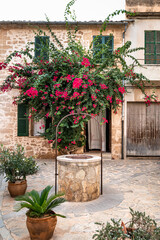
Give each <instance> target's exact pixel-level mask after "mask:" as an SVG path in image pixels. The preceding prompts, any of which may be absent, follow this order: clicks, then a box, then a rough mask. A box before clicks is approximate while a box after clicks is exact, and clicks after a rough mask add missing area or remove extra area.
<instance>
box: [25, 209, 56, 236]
mask: <svg viewBox="0 0 160 240" xmlns="http://www.w3.org/2000/svg"><path fill="white" fill-rule="evenodd" d="M52 213H54V212H52ZM56 223H57V217H56V216H47V217H43V218H31V217H28V216H27V221H26V224H27V228H28V231H29V234H30V238H31V240H49V239H51V237H52V236H53V233H54V229H55V227H56Z"/></svg>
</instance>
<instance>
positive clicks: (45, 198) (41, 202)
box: [40, 185, 53, 205]
mask: <svg viewBox="0 0 160 240" xmlns="http://www.w3.org/2000/svg"><path fill="white" fill-rule="evenodd" d="M52 187H53V186H50V185H49V186H47V187H46V188H45V189H44V190H43V191H42V192H41V196H40V205H42V204H43V202H44V201H45V200H47V197H48V194H49V192H50V190H51V188H52Z"/></svg>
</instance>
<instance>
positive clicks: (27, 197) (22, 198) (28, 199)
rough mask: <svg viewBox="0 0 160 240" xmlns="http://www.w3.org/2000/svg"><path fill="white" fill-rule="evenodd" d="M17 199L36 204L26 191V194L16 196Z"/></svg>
mask: <svg viewBox="0 0 160 240" xmlns="http://www.w3.org/2000/svg"><path fill="white" fill-rule="evenodd" d="M15 200H16V201H24V202H28V203H30V204H31V205H34V202H33V201H32V199H31V198H29V194H28V193H26V194H25V195H22V196H18V197H16V198H15Z"/></svg>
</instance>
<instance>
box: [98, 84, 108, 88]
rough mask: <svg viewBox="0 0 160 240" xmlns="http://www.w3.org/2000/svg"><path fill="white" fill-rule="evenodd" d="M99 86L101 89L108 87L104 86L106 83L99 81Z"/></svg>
mask: <svg viewBox="0 0 160 240" xmlns="http://www.w3.org/2000/svg"><path fill="white" fill-rule="evenodd" d="M99 86H100V87H101V89H108V87H107V86H106V84H102V83H100V84H99Z"/></svg>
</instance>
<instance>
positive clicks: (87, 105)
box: [0, 0, 155, 152]
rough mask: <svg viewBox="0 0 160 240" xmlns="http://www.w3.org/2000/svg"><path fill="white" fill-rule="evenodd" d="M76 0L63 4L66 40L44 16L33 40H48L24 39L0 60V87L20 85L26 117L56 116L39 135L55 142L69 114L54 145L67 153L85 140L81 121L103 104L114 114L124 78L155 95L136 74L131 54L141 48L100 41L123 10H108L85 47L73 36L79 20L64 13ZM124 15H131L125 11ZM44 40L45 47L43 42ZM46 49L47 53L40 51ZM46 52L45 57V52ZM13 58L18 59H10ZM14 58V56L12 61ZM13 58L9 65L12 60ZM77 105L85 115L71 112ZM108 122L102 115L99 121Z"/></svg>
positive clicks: (100, 108) (119, 99) (149, 97)
mask: <svg viewBox="0 0 160 240" xmlns="http://www.w3.org/2000/svg"><path fill="white" fill-rule="evenodd" d="M74 3H75V0H72V1H70V2H69V3H68V4H67V7H66V11H65V20H66V30H67V33H68V34H67V36H68V39H67V45H66V46H63V43H61V41H60V40H59V39H58V37H57V36H56V35H55V33H54V32H53V31H52V29H51V28H50V24H49V20H48V19H47V21H48V23H47V29H48V30H47V31H46V32H44V31H43V30H41V29H38V30H37V32H35V36H36V39H39V38H42V39H48V38H46V36H47V35H49V36H50V40H51V41H50V42H49V41H48V40H47V44H46V45H45V42H46V41H43V40H42V41H40V43H39V45H40V46H41V50H40V51H39V48H38V49H34V46H33V44H34V43H33V42H31V43H28V44H27V46H26V48H25V49H24V50H21V51H19V52H18V51H15V52H13V53H11V54H10V55H9V56H8V57H7V58H6V60H5V61H4V63H0V69H5V70H6V71H8V76H7V78H6V79H5V80H4V83H3V85H2V86H1V88H0V89H1V91H2V92H4V91H7V90H11V89H12V88H17V87H18V88H19V89H20V91H19V95H18V96H17V97H16V98H15V99H14V103H16V104H17V103H22V102H23V103H26V104H28V105H29V107H30V113H29V116H28V117H29V119H30V118H33V119H34V121H38V120H40V119H47V118H48V117H53V119H54V121H52V123H51V124H50V127H49V128H48V129H46V128H45V133H44V134H42V135H43V136H44V137H45V138H47V139H48V140H49V143H53V147H55V130H56V126H57V124H58V122H59V121H60V120H61V119H62V118H63V117H64V116H66V115H67V114H71V117H70V118H68V119H65V120H64V121H63V122H62V123H61V124H60V126H59V129H58V132H60V134H59V135H58V149H59V150H60V149H64V148H65V149H66V150H67V151H69V152H71V151H72V150H74V149H75V146H77V145H78V146H82V145H84V144H85V139H84V136H83V131H84V126H85V123H87V122H88V120H89V119H90V117H88V116H87V115H85V114H93V116H97V115H99V114H100V113H101V112H102V113H103V112H104V111H105V109H106V108H111V109H112V110H113V111H114V112H115V113H116V112H117V109H118V108H119V107H121V104H122V102H123V95H124V93H125V92H126V91H127V89H126V82H127V83H129V84H131V85H133V86H135V87H137V88H139V89H140V90H141V91H142V93H143V94H144V97H145V99H146V103H147V104H149V103H150V102H151V101H152V99H155V95H154V94H151V95H150V96H147V95H146V94H145V88H144V81H149V80H148V79H147V78H146V77H145V76H143V75H142V74H139V73H136V72H135V70H134V68H135V66H137V65H138V66H140V63H139V62H138V60H137V59H136V58H134V57H133V56H132V53H133V52H135V51H138V50H141V48H137V49H131V42H129V41H128V42H126V43H125V44H124V45H123V46H122V47H119V48H118V49H115V50H112V49H111V46H110V45H111V44H110V43H111V39H113V36H110V38H109V39H108V41H107V42H106V43H105V44H102V42H101V43H100V41H99V40H100V39H101V37H102V33H103V31H104V30H105V29H106V24H107V23H108V21H109V20H110V18H111V17H113V16H114V15H116V14H120V13H121V12H122V13H123V12H125V11H124V10H118V11H115V12H114V13H113V14H110V15H109V16H108V17H107V18H106V20H105V22H104V24H103V25H102V28H101V29H100V33H99V35H98V36H97V37H95V38H94V39H93V41H92V44H91V46H90V48H89V49H86V48H85V47H84V46H83V45H82V43H81V42H80V41H78V40H76V33H77V30H78V29H77V25H76V22H75V31H74V29H73V24H72V25H71V24H70V22H69V21H68V18H69V17H71V19H72V20H76V18H75V15H73V14H72V11H71V7H72V5H73V4H74ZM127 14H129V13H128V12H127ZM43 45H44V46H43ZM35 50H38V51H37V52H39V56H37V57H36V58H35V56H34V51H35ZM43 53H45V55H43ZM46 53H48V56H46ZM15 58H20V63H18V60H17V59H16V60H17V61H16V63H14V59H15ZM125 58H131V60H132V63H131V64H130V65H127V63H126V61H125ZM11 60H13V61H11ZM12 63H13V64H12ZM79 108H80V109H81V112H82V113H84V115H80V116H72V113H76V112H77V109H79ZM105 122H106V119H104V121H103V123H105Z"/></svg>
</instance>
